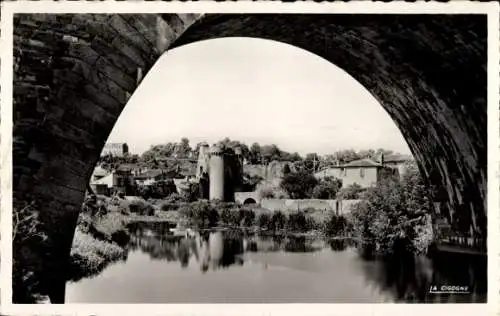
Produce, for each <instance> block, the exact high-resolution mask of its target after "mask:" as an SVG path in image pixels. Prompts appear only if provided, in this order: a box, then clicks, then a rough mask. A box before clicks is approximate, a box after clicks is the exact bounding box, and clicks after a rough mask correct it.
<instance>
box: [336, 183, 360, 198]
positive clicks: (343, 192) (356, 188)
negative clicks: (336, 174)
mask: <svg viewBox="0 0 500 316" xmlns="http://www.w3.org/2000/svg"><path fill="white" fill-rule="evenodd" d="M364 192H365V190H364V189H363V188H362V187H361V186H360V185H359V184H357V183H353V184H351V185H349V186H347V187H345V188H341V189H340V190H339V192H338V196H339V197H340V198H342V199H344V200H358V199H360V198H362V197H363V196H362V195H363V193H364Z"/></svg>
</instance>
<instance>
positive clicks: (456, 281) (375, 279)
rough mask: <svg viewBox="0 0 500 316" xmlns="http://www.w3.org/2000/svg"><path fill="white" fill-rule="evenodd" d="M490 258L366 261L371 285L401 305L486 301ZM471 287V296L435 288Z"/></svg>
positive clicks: (400, 255) (405, 257) (444, 255)
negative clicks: (431, 289)
mask: <svg viewBox="0 0 500 316" xmlns="http://www.w3.org/2000/svg"><path fill="white" fill-rule="evenodd" d="M486 261H487V260H486V257H485V256H484V257H482V256H477V257H476V256H470V255H464V254H452V253H431V254H430V255H429V256H419V257H415V256H413V255H412V254H408V253H404V252H397V254H394V255H393V256H390V257H386V258H383V259H380V260H375V261H362V262H361V266H362V269H363V274H364V275H365V277H366V278H367V280H368V282H369V283H371V284H373V285H375V286H377V287H378V288H380V289H381V290H382V291H384V292H386V293H390V295H391V296H392V297H394V298H395V299H396V301H398V302H409V303H412V302H415V303H421V302H425V303H447V302H449V303H457V302H459V303H462V302H463V303H468V302H472V303H481V302H486V280H487V279H486ZM434 285H435V286H437V287H438V290H440V286H442V285H447V286H468V287H469V291H470V292H471V293H470V294H433V293H430V287H431V286H434Z"/></svg>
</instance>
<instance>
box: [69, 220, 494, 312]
mask: <svg viewBox="0 0 500 316" xmlns="http://www.w3.org/2000/svg"><path fill="white" fill-rule="evenodd" d="M168 228H169V227H168V225H167V224H164V223H163V224H162V223H135V224H133V225H131V226H130V227H129V230H130V231H131V234H132V238H131V241H130V243H129V245H128V246H127V247H128V255H127V257H126V259H124V260H122V261H119V262H115V263H112V264H110V265H109V266H108V267H107V268H106V269H104V270H103V271H102V272H101V273H100V274H99V275H97V276H93V277H89V278H85V279H82V280H79V281H76V282H68V283H67V284H66V303H384V302H441V303H443V302H450V303H453V302H476V303H478V302H485V300H486V259H485V258H468V257H467V258H464V257H459V258H458V257H453V258H452V255H450V254H448V255H445V256H443V255H441V256H436V257H435V258H433V259H430V258H428V257H417V258H414V257H413V256H412V257H411V258H410V257H405V258H397V259H396V258H394V259H392V260H384V261H382V260H375V259H372V260H367V259H363V258H362V257H361V256H360V255H359V253H358V251H357V250H356V248H355V247H353V244H352V242H350V241H349V240H325V239H320V238H313V237H278V236H271V237H264V236H257V235H252V234H244V233H241V232H231V231H210V232H201V233H197V234H196V235H195V236H192V237H174V236H172V235H171V234H169V232H168ZM431 285H437V286H441V285H452V286H457V285H458V286H467V287H468V292H469V293H459V294H432V293H429V289H430V286H431Z"/></svg>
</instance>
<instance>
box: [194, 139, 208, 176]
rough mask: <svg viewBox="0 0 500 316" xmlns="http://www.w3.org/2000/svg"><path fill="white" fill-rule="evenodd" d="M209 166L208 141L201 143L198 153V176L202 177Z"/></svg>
mask: <svg viewBox="0 0 500 316" xmlns="http://www.w3.org/2000/svg"><path fill="white" fill-rule="evenodd" d="M208 167H209V147H208V144H207V143H202V144H201V145H200V149H199V153H198V165H197V166H196V178H198V179H200V178H201V177H202V176H203V173H205V172H208Z"/></svg>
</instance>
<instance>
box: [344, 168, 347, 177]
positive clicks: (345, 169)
mask: <svg viewBox="0 0 500 316" xmlns="http://www.w3.org/2000/svg"><path fill="white" fill-rule="evenodd" d="M344 176H347V168H344Z"/></svg>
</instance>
